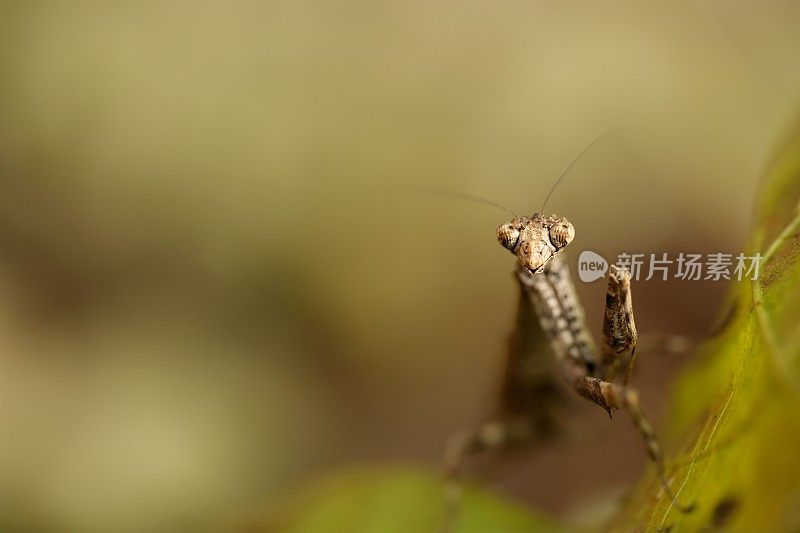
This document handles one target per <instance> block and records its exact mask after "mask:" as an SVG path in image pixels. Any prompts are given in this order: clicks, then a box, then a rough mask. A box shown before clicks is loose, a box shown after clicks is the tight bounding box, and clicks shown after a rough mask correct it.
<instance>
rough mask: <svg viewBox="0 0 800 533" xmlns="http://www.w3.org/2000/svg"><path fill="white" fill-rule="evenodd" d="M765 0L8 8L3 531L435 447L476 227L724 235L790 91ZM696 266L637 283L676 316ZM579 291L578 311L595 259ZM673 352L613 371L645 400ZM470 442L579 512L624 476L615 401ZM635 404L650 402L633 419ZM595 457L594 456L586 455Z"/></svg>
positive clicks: (4, 56) (465, 351)
mask: <svg viewBox="0 0 800 533" xmlns="http://www.w3.org/2000/svg"><path fill="white" fill-rule="evenodd" d="M798 22H800V6H799V5H798V4H796V3H793V2H779V1H771V2H727V1H726V2H722V1H712V2H703V3H696V2H673V3H669V4H668V5H667V4H661V5H653V4H643V3H638V2H611V3H602V4H600V3H595V2H570V3H566V2H550V1H544V2H500V3H485V2H474V1H472V2H470V1H468V2H458V3H457V2H441V3H429V2H403V3H398V2H371V3H365V2H349V1H344V2H337V3H330V2H316V1H296V2H285V3H284V2H226V3H223V2H216V3H215V2H163V3H144V4H137V5H123V4H116V3H104V2H63V1H61V2H58V1H56V2H4V3H3V5H2V6H0V526H1V527H2V529H3V530H20V529H25V530H31V529H38V530H43V531H111V530H119V529H120V527H121V525H124V528H125V529H126V530H130V531H144V530H147V531H159V530H163V531H176V530H195V531H197V530H225V529H228V528H230V527H233V524H239V523H241V522H243V521H246V520H248V519H249V517H253V516H257V515H258V514H259V513H260V512H262V511H263V510H264V509H268V508H276V507H277V508H280V506H281V502H282V501H283V500H284V499H285V498H287V497H288V495H290V494H292V493H293V492H294V491H295V490H297V489H298V488H299V487H302V486H303V485H304V484H305V483H307V482H308V481H309V480H312V479H315V478H317V477H318V476H320V475H324V474H325V473H326V472H331V471H336V470H338V469H342V468H347V467H348V466H349V465H363V464H398V463H399V464H412V465H421V466H423V467H429V468H435V466H436V464H437V461H438V458H439V455H440V452H441V449H442V444H443V442H444V440H445V438H446V436H447V435H448V434H450V433H451V432H453V431H454V430H456V429H457V428H459V427H462V426H464V425H468V424H473V423H476V422H478V421H480V420H482V419H483V418H485V417H486V416H488V415H489V414H490V413H491V411H492V408H493V405H494V402H495V400H494V398H495V394H496V392H497V389H498V384H499V378H500V375H501V373H502V365H503V349H504V346H505V338H506V335H507V334H508V329H509V327H510V325H511V323H512V318H513V313H514V309H515V297H516V294H515V286H514V284H513V283H512V280H511V277H510V271H511V269H512V267H513V258H512V257H511V256H510V255H508V253H507V252H505V251H504V250H503V249H501V248H500V247H499V246H498V245H497V243H496V241H495V237H494V231H495V228H496V226H497V225H498V224H500V223H502V222H503V221H504V220H505V219H506V217H507V215H506V214H505V213H503V212H502V211H500V210H496V209H492V208H489V207H487V206H485V205H480V204H477V203H470V202H466V201H462V200H459V199H458V198H456V197H454V195H448V194H443V193H442V192H441V190H442V189H444V190H447V191H453V192H456V193H465V194H472V195H478V196H481V197H484V198H487V199H489V200H492V201H495V202H498V203H501V204H505V205H508V206H509V207H510V208H512V209H514V210H517V211H521V212H526V213H527V212H533V211H535V210H537V209H539V207H540V205H541V202H542V200H543V197H544V195H545V194H546V192H547V190H548V189H549V187H550V185H551V184H552V182H553V180H554V179H555V178H556V177H557V176H558V175H559V174H560V173H561V171H562V170H563V169H564V168H565V167H566V165H567V164H568V163H569V161H570V160H571V159H572V158H573V157H574V156H575V154H576V153H577V152H578V151H579V150H580V149H581V148H582V147H583V146H584V145H585V144H586V143H588V142H589V141H590V140H591V139H593V138H594V137H596V136H597V135H598V134H600V133H601V132H603V131H605V130H607V129H609V128H616V127H620V126H621V127H622V128H621V129H620V130H619V131H618V133H615V134H614V135H610V136H608V137H606V138H604V139H603V140H602V141H600V142H599V143H598V144H597V145H596V146H595V147H594V148H593V149H592V150H591V151H590V152H589V153H587V154H586V156H585V157H583V158H581V160H580V161H579V162H578V164H576V166H575V167H574V169H573V170H572V171H571V172H570V175H569V176H568V177H567V179H566V180H565V181H564V182H563V183H562V184H561V186H560V187H559V188H558V189H557V191H556V193H555V194H554V196H553V198H552V200H551V202H550V205H549V208H548V210H549V211H550V210H552V211H555V212H557V213H559V214H561V215H566V216H568V217H569V218H570V220H572V222H573V223H574V224H575V226H576V228H577V237H576V240H575V242H574V244H573V245H572V249H573V255H572V256H571V261H572V262H573V263H574V261H575V259H576V257H577V254H576V253H574V252H575V251H578V250H581V249H592V250H595V251H598V252H600V253H601V254H604V255H609V256H613V255H614V254H616V253H618V252H621V251H628V252H631V251H641V252H677V251H687V252H716V251H730V252H738V251H741V250H743V249H744V247H745V245H746V236H747V232H748V226H749V223H750V208H751V204H752V195H753V192H754V190H755V185H756V182H757V179H758V176H759V175H760V173H761V172H762V170H763V169H764V168H765V166H766V165H767V163H768V161H769V158H770V156H771V154H772V151H773V149H774V148H775V147H776V146H777V144H778V143H779V141H780V138H781V135H782V133H783V132H784V131H785V128H786V127H787V126H788V125H789V124H790V123H791V121H792V119H793V118H794V116H795V113H796V111H797V104H798V95H800V69H798V68H797V57H798V54H800V33H799V32H797V25H798ZM725 289H726V287H725V285H724V283H687V282H680V283H661V282H656V281H650V282H641V283H638V284H636V285H635V286H634V291H635V305H636V311H637V317H636V320H637V323H638V326H639V329H640V331H641V332H642V333H648V332H666V331H670V332H680V333H685V334H691V335H702V334H703V333H704V332H705V331H707V330H708V329H709V328H710V327H711V326H712V324H713V322H714V319H715V317H716V316H717V314H718V312H719V308H720V305H721V302H722V300H723V298H724V294H725ZM580 292H581V296H582V297H583V298H584V300H585V301H586V307H587V313H588V314H589V318H590V322H591V323H592V325H593V327H595V331H597V330H598V329H599V326H600V322H601V311H602V303H603V294H604V292H605V288H604V287H603V285H602V282H596V283H594V284H588V285H586V284H583V285H581V287H580ZM687 357H691V356H685V357H680V358H679V357H674V356H664V355H658V354H654V355H652V356H651V357H649V358H648V359H644V360H642V361H641V364H640V367H639V368H640V374H639V376H638V377H637V380H636V384H637V385H638V386H640V387H641V388H642V390H643V397H644V401H645V404H646V405H647V407H648V410H649V412H650V413H651V414H653V415H654V418H656V420H658V419H659V417H660V416H661V415H662V414H663V407H664V398H665V397H666V395H667V394H668V391H669V381H670V376H672V375H674V372H675V371H676V369H678V368H679V367H680V365H681V363H682V362H684V361H685V360H686V359H687ZM572 423H573V424H572V425H573V426H574V429H573V431H572V436H571V437H570V438H568V439H565V440H563V441H559V442H558V444H557V445H554V446H551V447H549V448H547V449H544V450H539V451H538V452H537V453H532V454H522V455H521V456H518V457H516V458H514V460H513V461H493V462H487V463H486V464H483V465H480V466H479V468H478V469H477V473H478V475H480V476H481V477H482V479H484V483H486V484H487V485H489V486H493V487H497V488H498V490H500V491H503V492H504V493H506V494H508V495H510V496H511V497H512V498H515V499H517V500H518V501H520V502H524V503H527V504H531V505H536V506H538V507H539V508H541V509H544V510H546V511H548V512H550V513H553V514H556V515H561V516H563V517H566V518H567V519H568V520H571V521H573V522H580V520H581V517H582V516H587V515H590V514H591V513H592V512H594V511H592V509H596V508H597V507H598V506H600V507H602V505H603V502H607V501H609V500H610V499H614V498H618V497H619V496H620V495H622V494H624V492H625V490H626V487H628V486H629V485H630V483H631V482H632V481H633V480H635V479H636V477H637V476H638V475H639V474H640V473H641V471H642V469H643V468H644V467H645V457H644V454H643V453H641V450H640V445H639V442H638V440H637V437H636V435H635V434H634V432H633V431H632V430H631V429H630V428H629V427H628V423H627V420H625V418H624V417H618V418H617V419H615V420H614V421H613V422H611V423H609V422H608V420H607V417H605V415H604V414H603V413H602V412H599V411H598V410H597V409H596V408H592V407H591V406H583V405H582V404H576V408H575V411H574V418H573V419H572ZM657 425H658V424H657ZM586 469H591V471H592V472H593V476H592V478H591V479H590V480H587V479H586V478H585V475H584V472H585V471H586Z"/></svg>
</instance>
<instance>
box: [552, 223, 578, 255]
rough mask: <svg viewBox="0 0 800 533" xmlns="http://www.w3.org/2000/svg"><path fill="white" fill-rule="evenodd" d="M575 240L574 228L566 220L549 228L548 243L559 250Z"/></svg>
mask: <svg viewBox="0 0 800 533" xmlns="http://www.w3.org/2000/svg"><path fill="white" fill-rule="evenodd" d="M574 238H575V227H574V226H573V225H572V224H570V222H569V221H568V220H567V219H566V218H562V219H560V220H559V221H558V222H556V223H555V224H553V225H552V226H550V242H552V243H553V246H555V247H556V248H558V249H559V250H560V249H561V248H563V247H565V246H566V245H568V244H569V243H571V242H572V239H574Z"/></svg>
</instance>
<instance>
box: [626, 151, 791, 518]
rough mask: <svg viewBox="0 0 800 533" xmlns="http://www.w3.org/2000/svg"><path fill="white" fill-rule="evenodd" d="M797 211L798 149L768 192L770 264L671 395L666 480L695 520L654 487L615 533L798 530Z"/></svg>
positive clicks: (764, 202) (647, 484) (764, 236)
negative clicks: (675, 451) (691, 507)
mask: <svg viewBox="0 0 800 533" xmlns="http://www.w3.org/2000/svg"><path fill="white" fill-rule="evenodd" d="M799 201H800V138H795V139H794V140H793V141H792V142H790V143H788V145H787V147H786V149H785V150H784V151H783V152H782V154H781V155H780V156H779V157H778V158H777V159H776V161H775V163H774V164H773V165H772V166H771V168H770V170H769V171H768V172H767V175H766V177H765V179H764V180H763V181H762V184H761V192H760V197H759V200H758V202H757V211H756V228H755V231H754V235H753V238H752V243H751V249H752V251H753V252H755V251H758V252H760V253H761V254H762V255H763V256H764V259H763V261H762V272H761V276H760V279H759V280H757V281H750V280H747V281H742V282H738V283H735V285H734V286H733V287H732V291H731V298H730V304H729V311H728V318H727V320H726V322H727V323H726V324H724V325H723V328H722V332H721V333H719V334H718V335H717V336H716V337H715V338H712V339H711V340H709V341H708V342H707V343H706V344H705V345H704V347H703V348H702V349H701V350H700V351H699V353H698V354H697V357H696V362H695V363H694V364H693V365H692V366H691V367H690V368H688V369H687V370H686V371H685V372H684V373H683V376H682V378H681V379H680V381H679V382H678V384H677V387H676V393H675V398H674V402H673V405H672V411H671V412H672V423H671V428H670V432H669V434H670V435H671V437H672V438H671V441H672V442H678V443H680V445H679V446H678V448H679V453H678V454H677V455H673V456H672V461H671V462H672V467H671V480H672V485H673V488H674V490H675V491H676V492H677V494H678V498H679V500H680V501H682V502H684V503H691V504H694V506H695V511H694V512H691V513H688V514H684V513H681V512H680V511H679V510H678V509H676V508H675V507H674V506H673V505H672V504H671V502H670V501H669V500H668V498H666V497H665V496H664V495H663V494H660V491H659V489H658V484H657V483H656V480H655V478H654V476H651V477H648V478H647V479H645V480H644V481H643V482H642V483H641V484H640V486H639V490H638V492H637V495H636V497H635V498H633V499H632V500H631V501H629V502H628V504H627V505H626V507H625V509H623V511H622V512H621V513H619V514H618V515H617V516H616V517H615V520H614V522H613V523H612V524H611V525H610V526H611V529H615V530H619V531H630V530H631V528H637V529H640V530H648V531H650V530H669V531H697V530H700V529H703V528H712V529H714V528H720V527H726V528H730V530H734V531H797V530H800V453H798V450H797V444H798V443H800V328H798V324H800V262H799V261H798V257H799V256H800V235H799V234H798V232H800V213H799V212H798V202H799ZM674 448H675V446H673V449H674ZM654 495H655V496H654Z"/></svg>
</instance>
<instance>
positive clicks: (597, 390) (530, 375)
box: [442, 137, 691, 531]
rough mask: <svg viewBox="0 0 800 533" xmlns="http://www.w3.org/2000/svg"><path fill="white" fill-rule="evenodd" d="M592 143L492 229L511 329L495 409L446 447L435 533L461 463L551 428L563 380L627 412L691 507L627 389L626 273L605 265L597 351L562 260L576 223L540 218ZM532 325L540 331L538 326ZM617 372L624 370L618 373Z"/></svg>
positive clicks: (451, 511)
mask: <svg viewBox="0 0 800 533" xmlns="http://www.w3.org/2000/svg"><path fill="white" fill-rule="evenodd" d="M598 139H599V137H598V138H596V139H595V140H594V141H592V143H590V144H589V145H588V146H587V147H586V148H584V150H583V151H582V152H581V153H580V154H579V155H578V156H577V157H576V158H575V159H573V161H572V163H571V164H570V165H569V166H568V167H567V170H565V171H564V173H563V174H562V175H561V177H560V178H559V179H558V180H557V181H556V183H555V184H554V186H553V188H552V189H551V190H550V193H549V194H548V196H547V198H546V199H545V203H544V205H543V206H542V210H541V212H537V213H534V214H533V215H532V216H530V217H526V216H523V217H518V216H516V215H514V218H513V219H511V220H510V221H508V222H506V223H504V224H501V225H500V226H499V227H498V228H497V239H498V241H499V242H500V244H501V245H502V246H503V247H504V248H506V249H507V250H509V251H510V252H511V253H512V254H513V255H514V256H516V258H517V266H516V269H515V271H514V278H515V280H516V282H517V285H518V286H519V289H520V290H519V294H520V297H519V308H518V313H517V327H516V331H515V333H514V335H513V337H512V342H511V345H510V350H509V356H508V362H507V366H506V373H505V381H504V385H503V393H502V402H501V404H502V408H501V413H500V414H499V415H498V416H497V417H496V418H494V419H492V420H489V421H487V422H484V423H483V424H480V425H479V426H478V427H475V428H469V429H464V430H462V431H460V432H458V433H456V434H455V435H453V436H452V437H451V438H450V439H449V441H448V443H447V445H446V448H445V453H444V458H443V468H444V472H445V476H446V482H447V483H446V489H445V490H446V493H445V519H444V523H443V527H442V530H443V531H452V529H453V527H454V524H455V522H456V519H457V515H458V509H459V505H460V500H461V492H462V486H461V485H462V480H461V473H462V470H463V466H464V463H465V461H466V460H467V459H468V458H469V457H471V456H474V455H476V454H479V453H481V452H487V451H493V450H502V449H507V448H514V447H520V446H524V445H525V444H527V443H529V442H531V441H533V440H534V439H535V438H536V437H538V436H541V435H544V434H547V433H548V432H551V430H552V428H553V422H554V420H553V417H552V414H551V413H552V412H553V411H554V407H556V406H557V405H558V404H559V403H561V402H562V400H563V393H562V391H563V389H564V385H566V387H567V388H568V389H571V390H573V391H574V392H575V393H577V394H578V395H579V396H582V397H583V398H586V399H587V400H589V401H591V402H593V403H595V404H597V405H598V406H600V407H601V408H602V409H603V410H605V411H606V412H607V413H608V415H609V416H611V415H612V413H613V412H614V411H617V410H622V411H626V412H627V413H628V414H629V416H630V418H631V421H632V422H633V425H634V426H635V427H636V429H637V431H638V433H639V435H640V436H641V439H642V441H643V443H644V446H645V449H646V453H647V455H648V457H649V459H650V460H651V461H652V463H653V464H654V465H655V467H656V470H657V473H658V477H659V479H660V482H661V486H662V488H663V490H664V492H665V493H666V494H667V496H668V497H669V498H671V499H672V502H673V505H674V506H675V507H676V508H677V509H679V510H681V511H684V512H688V511H690V510H691V506H687V505H683V504H681V503H679V502H678V501H677V498H676V496H675V494H674V492H673V491H672V489H671V487H670V485H669V481H668V478H667V475H666V467H665V465H664V458H663V453H662V451H661V446H660V444H659V441H658V439H657V438H656V435H655V432H654V430H653V426H652V424H651V423H650V422H649V420H648V418H647V416H646V415H645V413H644V410H643V408H642V405H641V402H640V399H639V393H638V392H637V391H636V389H634V388H633V387H631V386H630V379H631V375H632V372H633V369H634V366H635V363H636V348H637V344H638V340H639V334H638V332H637V329H636V323H635V320H634V313H633V301H632V296H631V276H630V273H629V272H628V271H627V270H625V269H622V268H619V267H617V266H615V265H610V267H609V272H608V290H607V292H606V305H605V313H604V317H603V339H602V349H601V350H600V351H598V349H597V347H596V345H595V343H594V341H593V339H592V335H591V333H590V331H589V329H588V328H587V326H586V319H585V314H584V311H583V307H582V306H581V303H580V300H579V299H578V296H577V292H576V289H575V286H574V284H573V282H572V279H571V277H570V273H569V268H568V266H567V263H566V261H565V259H564V250H565V249H566V248H567V247H568V246H569V244H570V243H571V242H572V240H573V239H574V237H575V228H574V226H573V225H572V224H571V223H570V222H569V220H567V219H566V218H564V217H559V216H557V215H549V216H545V215H544V214H543V213H544V208H545V207H546V204H547V199H549V197H550V194H552V192H553V190H554V189H555V186H556V185H558V183H559V182H560V181H561V179H563V177H564V176H565V175H566V173H567V171H569V169H570V168H571V167H572V165H573V164H574V163H575V161H577V159H578V158H580V156H581V155H582V154H583V153H584V152H585V151H586V150H587V149H588V148H589V147H590V146H591V145H592V144H594V142H596V141H597V140H598ZM485 203H490V202H485ZM492 205H497V204H492ZM501 207H502V206H501ZM504 209H505V208H504ZM512 214H513V213H512ZM537 324H538V327H539V328H540V330H541V331H537V330H536V325H537ZM541 332H543V333H544V336H545V338H546V339H547V344H548V345H549V351H550V352H552V355H551V354H548V353H543V352H544V351H546V350H543V346H542V344H541V343H540V342H539V340H538V339H539V336H540V335H541ZM551 357H552V359H550V358H551ZM551 362H554V363H555V365H552V364H551ZM553 367H555V370H556V371H555V372H554V371H553ZM621 371H624V373H623V374H622V375H621V376H620V372H621Z"/></svg>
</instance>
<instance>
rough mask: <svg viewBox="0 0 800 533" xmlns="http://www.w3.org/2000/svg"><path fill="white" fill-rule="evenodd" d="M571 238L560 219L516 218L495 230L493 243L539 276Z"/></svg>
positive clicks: (567, 224)
mask: <svg viewBox="0 0 800 533" xmlns="http://www.w3.org/2000/svg"><path fill="white" fill-rule="evenodd" d="M574 238H575V228H574V227H573V225H572V224H571V223H570V222H569V220H567V219H566V218H563V217H558V216H556V215H550V216H549V217H545V216H544V215H542V214H540V213H534V214H533V216H531V217H530V218H528V217H516V218H514V219H512V220H511V221H510V222H506V223H505V224H502V225H501V226H500V227H499V228H497V240H498V241H500V244H502V245H503V246H504V247H505V248H507V249H508V250H510V251H511V253H513V254H514V255H516V256H517V258H518V259H519V262H520V264H521V265H522V266H523V267H525V268H527V269H528V270H530V271H531V272H542V271H543V270H544V267H545V266H546V265H547V263H549V262H550V261H551V260H552V259H553V258H554V257H555V256H556V254H558V252H560V251H561V250H562V249H564V248H566V247H567V245H568V244H569V243H571V242H572V239H574Z"/></svg>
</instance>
